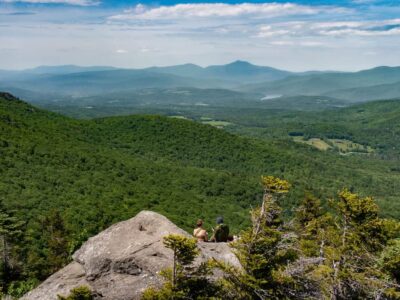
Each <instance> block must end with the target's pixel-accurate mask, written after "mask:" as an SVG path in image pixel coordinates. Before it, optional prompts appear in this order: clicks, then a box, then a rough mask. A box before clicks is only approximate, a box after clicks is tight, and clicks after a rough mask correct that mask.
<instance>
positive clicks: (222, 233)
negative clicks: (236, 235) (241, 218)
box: [211, 217, 229, 243]
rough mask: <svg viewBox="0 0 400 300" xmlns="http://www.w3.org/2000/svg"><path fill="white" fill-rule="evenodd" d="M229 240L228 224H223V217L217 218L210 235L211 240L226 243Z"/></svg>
mask: <svg viewBox="0 0 400 300" xmlns="http://www.w3.org/2000/svg"><path fill="white" fill-rule="evenodd" d="M228 240H229V226H228V225H226V224H224V218H223V217H218V218H217V227H216V228H215V229H214V233H213V235H212V237H211V241H212V242H216V243H226V242H227V241H228Z"/></svg>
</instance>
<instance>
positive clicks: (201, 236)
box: [193, 219, 208, 242]
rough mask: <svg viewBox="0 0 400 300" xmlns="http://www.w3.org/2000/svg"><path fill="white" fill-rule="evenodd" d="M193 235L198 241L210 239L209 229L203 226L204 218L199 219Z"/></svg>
mask: <svg viewBox="0 0 400 300" xmlns="http://www.w3.org/2000/svg"><path fill="white" fill-rule="evenodd" d="M193 236H194V237H195V238H196V239H197V241H198V242H207V241H208V234H207V231H206V230H205V229H204V228H203V220H201V219H198V220H197V223H196V228H195V229H194V230H193Z"/></svg>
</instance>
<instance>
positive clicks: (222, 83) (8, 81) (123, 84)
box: [0, 61, 400, 105]
mask: <svg viewBox="0 0 400 300" xmlns="http://www.w3.org/2000/svg"><path fill="white" fill-rule="evenodd" d="M147 89H162V90H166V91H167V92H162V93H161V95H159V97H158V98H157V101H156V102H161V103H163V101H164V99H167V98H168V99H169V100H168V101H169V102H168V103H170V102H171V97H170V95H167V94H169V92H168V89H194V90H196V91H195V92H193V93H192V94H195V95H196V97H193V99H192V98H190V97H186V99H184V102H185V103H186V104H188V103H191V104H195V103H198V102H207V101H208V102H211V103H220V102H221V101H220V98H219V97H220V96H221V95H222V94H223V97H224V99H227V97H229V95H232V94H234V99H236V100H237V99H239V101H236V100H235V101H233V102H235V103H239V102H240V97H243V100H245V101H246V102H248V101H249V100H250V101H255V102H259V101H261V99H262V100H263V101H268V100H269V99H273V98H275V100H274V101H275V102H276V101H277V98H278V97H290V98H292V97H299V96H302V97H303V98H302V100H303V101H304V96H323V97H329V99H337V100H338V103H342V101H344V102H349V103H350V102H363V101H369V100H376V99H388V98H396V97H400V67H377V68H373V69H370V70H364V71H359V72H316V71H310V72H302V73H295V72H289V71H284V70H279V69H275V68H271V67H263V66H256V65H253V64H251V63H248V62H245V61H235V62H233V63H230V64H227V65H215V66H208V67H200V66H198V65H194V64H183V65H177V66H169V67H150V68H145V69H121V68H114V67H105V66H95V67H81V66H74V65H64V66H40V67H37V68H34V69H28V70H23V71H6V70H0V90H3V91H9V92H12V93H14V94H15V95H17V96H20V97H24V98H25V99H28V100H30V101H35V102H38V101H39V102H40V101H45V102H49V101H57V102H68V101H71V99H79V98H85V97H99V98H103V100H104V99H105V98H107V99H108V100H109V101H119V100H120V99H119V98H120V97H121V95H123V98H124V101H125V102H129V99H132V101H133V99H136V100H135V101H137V99H138V95H139V97H140V95H142V94H143V92H141V91H142V90H147ZM199 89H206V90H208V91H207V92H202V91H198V90H199ZM210 90H215V91H218V93H215V94H212V93H210V92H209V91H210ZM221 90H225V91H226V92H225V93H223V92H222V91H221ZM234 91H236V92H234ZM237 92H240V93H237ZM145 94H146V93H145ZM166 95H167V96H166ZM108 97H109V98H108ZM201 97H203V98H201ZM172 98H173V97H172ZM176 98H177V100H176V101H175V102H174V101H172V102H174V104H179V103H180V102H179V101H181V100H182V97H181V96H180V97H176ZM178 98H179V99H178ZM191 99H192V100H191ZM153 100H154V99H153ZM153 100H152V101H153ZM224 101H225V100H224ZM75 102H76V101H75ZM103 102H104V101H103ZM139 102H140V101H139ZM141 102H143V101H141ZM153 102H154V101H153ZM225 102H226V101H225ZM291 102H293V101H291ZM293 103H294V105H295V101H294V102H293Z"/></svg>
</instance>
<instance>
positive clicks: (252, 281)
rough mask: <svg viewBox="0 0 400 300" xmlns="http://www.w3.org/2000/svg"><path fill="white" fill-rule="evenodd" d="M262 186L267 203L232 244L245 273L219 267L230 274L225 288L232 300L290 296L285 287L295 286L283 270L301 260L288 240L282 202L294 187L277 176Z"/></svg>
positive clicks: (266, 179)
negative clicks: (285, 194) (282, 215)
mask: <svg viewBox="0 0 400 300" xmlns="http://www.w3.org/2000/svg"><path fill="white" fill-rule="evenodd" d="M262 183H263V186H264V191H265V193H264V197H263V202H262V205H261V207H258V208H255V209H253V210H252V212H251V219H252V226H251V227H250V228H249V229H247V230H244V231H242V232H241V234H240V239H239V240H238V241H236V242H234V243H233V244H232V247H233V249H234V251H235V253H236V255H237V257H238V259H239V261H240V263H241V265H242V266H243V270H240V269H236V268H233V267H229V266H226V265H224V264H221V263H218V262H217V263H216V265H215V266H216V267H219V268H220V269H222V270H223V271H224V272H225V273H226V274H227V276H226V277H225V279H224V281H223V284H224V286H225V288H226V290H227V295H229V298H231V299H267V298H268V299H279V298H285V297H287V296H288V294H287V291H286V290H285V288H283V287H285V286H286V285H290V284H291V283H290V279H289V278H287V277H286V276H284V274H283V273H282V272H281V268H282V267H283V266H285V265H286V264H287V263H288V262H290V261H293V260H295V259H296V258H297V251H296V249H295V247H294V244H293V241H292V240H291V239H290V238H287V237H284V234H285V229H284V228H283V226H282V225H283V223H282V219H281V213H282V209H281V207H280V206H279V200H280V197H281V196H282V195H283V194H284V193H287V192H288V189H289V186H290V184H289V183H288V182H287V181H285V180H282V179H279V178H275V177H273V176H268V177H265V176H263V177H262ZM228 291H229V292H228ZM227 297H228V296H227Z"/></svg>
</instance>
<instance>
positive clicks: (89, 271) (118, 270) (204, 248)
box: [21, 211, 240, 300]
mask: <svg viewBox="0 0 400 300" xmlns="http://www.w3.org/2000/svg"><path fill="white" fill-rule="evenodd" d="M171 233H175V234H182V235H185V236H190V235H189V234H188V233H187V232H185V231H184V230H182V229H180V228H179V227H177V226H176V225H175V224H173V223H172V222H171V221H170V220H168V219H167V218H166V217H164V216H162V215H160V214H158V213H155V212H151V211H142V212H140V213H139V214H137V215H136V216H135V217H133V218H131V219H129V220H126V221H123V222H119V223H117V224H114V225H112V226H111V227H109V228H108V229H106V230H104V231H102V232H100V233H99V234H98V235H96V236H94V237H92V238H90V239H89V240H88V241H87V242H85V243H84V244H83V245H82V247H81V248H80V249H79V250H78V251H76V252H75V253H74V255H73V262H71V263H70V264H69V265H67V266H66V267H64V268H63V269H61V270H60V271H58V272H57V273H55V274H53V275H52V276H50V277H49V278H48V279H47V280H45V281H44V282H43V283H42V284H41V285H39V286H38V287H37V288H36V289H34V290H32V291H31V292H29V293H27V294H26V295H25V296H23V297H22V298H21V299H23V300H57V295H63V296H66V295H68V294H69V291H70V290H71V289H72V288H74V287H78V286H81V285H86V286H88V287H90V288H91V289H92V291H93V292H94V293H95V295H96V296H95V298H96V299H101V300H132V299H139V298H140V295H141V294H142V292H143V290H145V289H146V288H148V287H149V286H159V285H160V284H161V283H162V279H161V278H160V277H159V275H158V274H159V272H160V271H161V270H162V269H165V268H167V267H171V265H172V251H171V250H169V249H167V248H165V247H164V245H163V242H162V240H163V237H164V236H166V235H168V234H171ZM199 248H200V251H201V252H200V255H199V257H198V259H197V263H199V262H201V261H206V260H208V259H209V258H215V259H217V260H221V261H225V262H227V263H230V264H232V265H234V266H237V267H240V263H239V261H238V260H237V258H236V256H235V255H234V254H233V253H232V252H231V249H230V247H229V246H228V245H227V244H225V243H199Z"/></svg>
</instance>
